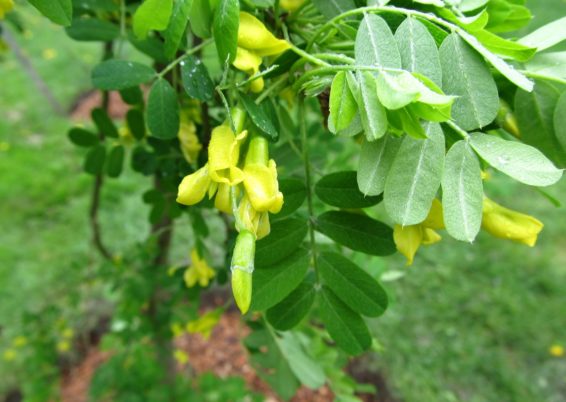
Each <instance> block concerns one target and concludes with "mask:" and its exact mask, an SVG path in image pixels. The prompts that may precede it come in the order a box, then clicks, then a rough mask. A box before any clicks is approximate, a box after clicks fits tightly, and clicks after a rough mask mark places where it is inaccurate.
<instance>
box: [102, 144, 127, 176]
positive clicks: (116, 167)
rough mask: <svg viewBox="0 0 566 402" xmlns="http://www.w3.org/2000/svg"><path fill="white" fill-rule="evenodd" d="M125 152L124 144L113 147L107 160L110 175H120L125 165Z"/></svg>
mask: <svg viewBox="0 0 566 402" xmlns="http://www.w3.org/2000/svg"><path fill="white" fill-rule="evenodd" d="M124 154H125V151H124V147H123V146H122V145H116V146H114V147H112V149H111V150H110V152H109V153H108V159H107V161H106V174H107V175H108V177H118V176H120V174H121V173H122V168H123V167H124Z"/></svg>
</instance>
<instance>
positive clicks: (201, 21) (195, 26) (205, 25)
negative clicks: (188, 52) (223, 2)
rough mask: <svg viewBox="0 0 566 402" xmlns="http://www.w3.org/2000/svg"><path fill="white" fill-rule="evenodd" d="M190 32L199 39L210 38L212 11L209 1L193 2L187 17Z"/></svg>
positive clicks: (198, 0) (196, 0) (197, 0)
mask: <svg viewBox="0 0 566 402" xmlns="http://www.w3.org/2000/svg"><path fill="white" fill-rule="evenodd" d="M189 20H190V22H191V23H190V26H191V29H192V31H193V32H194V34H195V35H196V36H198V37H199V38H203V39H204V38H210V32H211V27H212V9H211V8H210V0H193V6H192V8H191V12H190V15H189Z"/></svg>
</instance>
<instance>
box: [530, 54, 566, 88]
mask: <svg viewBox="0 0 566 402" xmlns="http://www.w3.org/2000/svg"><path fill="white" fill-rule="evenodd" d="M565 64H566V52H550V53H542V54H537V55H536V56H535V57H533V58H532V59H531V60H530V61H529V62H528V63H527V64H526V65H525V67H526V69H527V70H528V71H529V72H531V73H534V74H536V75H537V77H538V78H539V79H548V80H551V81H559V82H562V83H563V84H566V68H564V65H565ZM537 85H538V83H537ZM535 91H536V88H535Z"/></svg>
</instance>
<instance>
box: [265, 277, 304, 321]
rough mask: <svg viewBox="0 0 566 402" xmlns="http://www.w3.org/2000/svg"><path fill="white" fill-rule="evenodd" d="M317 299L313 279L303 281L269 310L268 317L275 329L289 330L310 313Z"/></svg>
mask: <svg viewBox="0 0 566 402" xmlns="http://www.w3.org/2000/svg"><path fill="white" fill-rule="evenodd" d="M314 299H315V290H314V287H313V283H312V282H311V281H307V280H305V281H303V282H301V284H300V285H299V286H298V287H297V288H296V289H295V290H293V291H292V292H291V293H289V295H288V296H287V297H285V298H284V299H283V300H281V301H280V302H279V303H278V304H276V305H275V306H273V307H271V308H270V309H269V310H267V313H266V318H267V320H268V321H269V323H270V324H271V325H273V327H274V328H275V329H278V330H280V331H287V330H289V329H291V328H293V327H295V326H296V325H298V324H299V323H300V322H301V321H302V320H303V318H305V317H306V315H307V314H308V313H309V311H310V309H311V307H312V305H313V303H314Z"/></svg>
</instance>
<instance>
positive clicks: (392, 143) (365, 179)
mask: <svg viewBox="0 0 566 402" xmlns="http://www.w3.org/2000/svg"><path fill="white" fill-rule="evenodd" d="M400 146H401V139H399V138H397V137H394V136H392V135H385V136H383V137H381V138H380V139H379V140H377V141H372V142H370V141H368V140H366V139H364V142H363V143H362V150H361V152H360V164H359V166H358V175H357V182H358V187H359V189H360V191H361V192H362V193H363V194H365V195H378V194H381V193H383V190H384V189H385V179H386V178H387V175H388V174H389V169H390V168H391V165H392V164H393V160H394V159H395V155H397V151H398V150H399V147H400Z"/></svg>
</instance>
